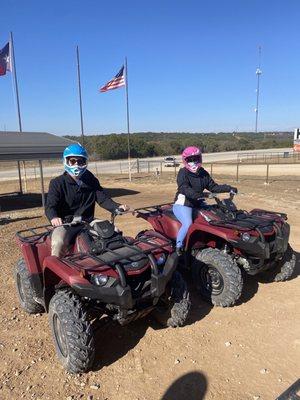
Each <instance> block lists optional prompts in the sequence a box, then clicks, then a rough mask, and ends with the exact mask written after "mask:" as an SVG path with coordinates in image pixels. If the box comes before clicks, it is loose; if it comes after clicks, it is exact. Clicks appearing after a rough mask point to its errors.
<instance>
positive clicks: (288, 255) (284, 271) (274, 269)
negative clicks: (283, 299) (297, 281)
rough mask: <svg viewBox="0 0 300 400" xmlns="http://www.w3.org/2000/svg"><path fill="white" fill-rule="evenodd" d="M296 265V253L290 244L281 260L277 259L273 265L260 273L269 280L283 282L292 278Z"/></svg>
mask: <svg viewBox="0 0 300 400" xmlns="http://www.w3.org/2000/svg"><path fill="white" fill-rule="evenodd" d="M295 267H296V255H295V252H294V250H293V249H292V247H291V246H290V245H288V248H287V250H286V252H285V253H284V255H283V257H282V259H281V260H279V261H275V262H274V263H273V265H272V266H271V267H270V268H268V269H266V270H265V271H263V272H261V273H260V275H261V276H262V277H263V279H265V280H266V281H267V282H283V281H287V280H288V279H290V277H291V276H292V275H293V272H294V269H295Z"/></svg>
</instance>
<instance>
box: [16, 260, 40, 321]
mask: <svg viewBox="0 0 300 400" xmlns="http://www.w3.org/2000/svg"><path fill="white" fill-rule="evenodd" d="M29 278H30V274H29V272H28V269H27V267H26V264H25V261H24V260H23V258H21V259H20V260H19V261H18V263H17V266H16V269H15V281H16V287H17V293H18V297H19V300H20V303H21V306H22V307H23V308H24V310H25V311H26V312H28V313H29V314H38V313H42V312H44V311H45V310H44V307H43V306H42V305H41V304H39V303H37V302H36V300H35V299H34V298H35V297H36V296H35V292H34V290H33V287H32V285H31V283H30V279H29Z"/></svg>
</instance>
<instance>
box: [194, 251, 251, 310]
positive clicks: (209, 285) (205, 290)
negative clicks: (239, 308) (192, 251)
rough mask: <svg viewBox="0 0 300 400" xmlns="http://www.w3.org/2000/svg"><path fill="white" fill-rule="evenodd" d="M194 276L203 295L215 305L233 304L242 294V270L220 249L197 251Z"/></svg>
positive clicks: (226, 305) (225, 305)
mask: <svg viewBox="0 0 300 400" xmlns="http://www.w3.org/2000/svg"><path fill="white" fill-rule="evenodd" d="M192 276H193V279H194V281H195V284H196V287H197V289H198V291H199V292H200V294H201V296H202V297H203V298H204V299H205V300H207V301H209V302H210V303H212V304H214V305H215V306H221V307H229V306H233V305H234V304H235V303H236V302H237V300H238V299H239V298H240V296H241V294H242V289H243V279H242V273H241V270H240V269H239V267H238V266H237V265H236V263H235V262H234V261H233V259H232V258H231V257H230V255H229V254H226V253H223V252H221V251H220V250H218V249H211V248H207V249H204V250H200V251H198V253H196V255H195V258H194V261H193V262H192Z"/></svg>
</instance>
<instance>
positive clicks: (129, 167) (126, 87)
mask: <svg viewBox="0 0 300 400" xmlns="http://www.w3.org/2000/svg"><path fill="white" fill-rule="evenodd" d="M127 71H128V70H127V57H125V89H126V114H127V152H128V177H129V181H130V182H131V162H130V129H129V104H128V73H127Z"/></svg>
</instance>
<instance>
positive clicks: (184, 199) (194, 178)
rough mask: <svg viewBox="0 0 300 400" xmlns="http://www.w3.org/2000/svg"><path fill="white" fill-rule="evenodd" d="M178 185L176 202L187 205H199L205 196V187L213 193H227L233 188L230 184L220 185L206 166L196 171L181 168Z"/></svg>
mask: <svg viewBox="0 0 300 400" xmlns="http://www.w3.org/2000/svg"><path fill="white" fill-rule="evenodd" d="M177 185H178V188H177V192H176V196H175V203H176V204H180V205H183V206H187V207H197V206H199V205H200V202H201V199H203V198H204V194H203V191H204V190H205V189H207V190H208V191H209V192H213V193H226V192H230V190H231V186H229V185H218V184H217V183H216V182H215V181H214V180H213V179H212V178H211V176H210V175H209V173H208V172H207V171H206V170H205V169H204V168H200V169H199V171H198V172H196V173H193V172H190V171H189V170H188V169H187V168H181V169H180V170H179V172H178V176H177Z"/></svg>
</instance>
